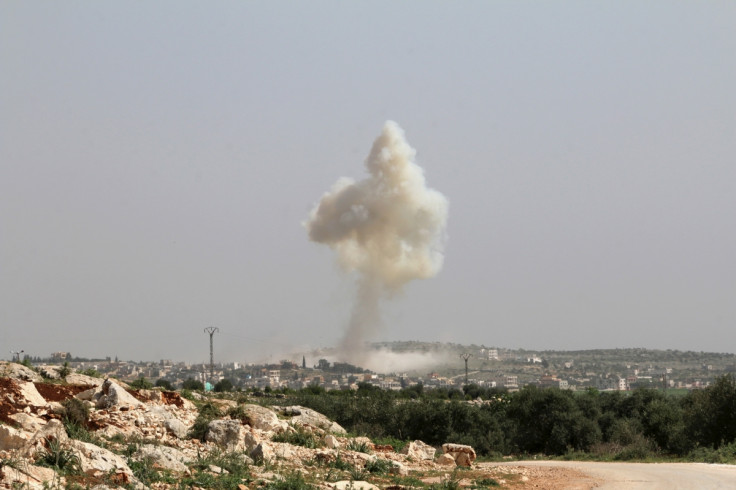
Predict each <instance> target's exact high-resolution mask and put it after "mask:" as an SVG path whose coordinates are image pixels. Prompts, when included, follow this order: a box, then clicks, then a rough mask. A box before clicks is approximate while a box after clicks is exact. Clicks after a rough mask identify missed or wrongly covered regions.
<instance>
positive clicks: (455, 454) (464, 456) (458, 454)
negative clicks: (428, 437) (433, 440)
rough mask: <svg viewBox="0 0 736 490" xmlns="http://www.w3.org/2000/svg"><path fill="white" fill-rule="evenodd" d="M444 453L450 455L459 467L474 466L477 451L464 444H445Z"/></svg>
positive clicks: (443, 446)
mask: <svg viewBox="0 0 736 490" xmlns="http://www.w3.org/2000/svg"><path fill="white" fill-rule="evenodd" d="M442 452H443V453H444V454H446V455H450V456H451V457H452V459H453V460H454V461H455V464H457V465H458V466H472V464H473V461H475V450H474V449H473V448H472V447H470V446H465V445H463V444H451V443H447V444H443V445H442Z"/></svg>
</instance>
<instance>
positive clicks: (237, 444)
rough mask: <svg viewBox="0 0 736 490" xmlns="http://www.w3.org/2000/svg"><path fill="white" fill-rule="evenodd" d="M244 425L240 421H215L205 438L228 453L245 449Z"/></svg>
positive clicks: (209, 426) (210, 424)
mask: <svg viewBox="0 0 736 490" xmlns="http://www.w3.org/2000/svg"><path fill="white" fill-rule="evenodd" d="M243 432H244V431H243V424H241V423H240V421H239V420H213V421H212V422H210V423H209V425H208V426H207V433H206V434H205V436H204V438H205V440H206V441H208V442H212V443H214V444H216V445H218V446H219V447H221V448H224V449H226V450H228V451H234V450H236V449H242V448H243Z"/></svg>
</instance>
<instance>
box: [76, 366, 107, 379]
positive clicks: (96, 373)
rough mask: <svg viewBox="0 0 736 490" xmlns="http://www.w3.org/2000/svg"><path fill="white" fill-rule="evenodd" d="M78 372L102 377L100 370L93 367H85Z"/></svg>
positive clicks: (93, 376)
mask: <svg viewBox="0 0 736 490" xmlns="http://www.w3.org/2000/svg"><path fill="white" fill-rule="evenodd" d="M79 374H84V375H85V376H90V377H92V378H101V377H102V374H100V372H99V371H97V370H96V369H95V368H89V369H85V370H84V371H80V372H79Z"/></svg>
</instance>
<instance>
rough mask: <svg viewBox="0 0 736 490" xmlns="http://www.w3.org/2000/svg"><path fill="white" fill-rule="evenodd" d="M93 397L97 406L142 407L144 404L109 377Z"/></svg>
mask: <svg viewBox="0 0 736 490" xmlns="http://www.w3.org/2000/svg"><path fill="white" fill-rule="evenodd" d="M93 399H94V400H95V406H96V407H97V408H110V407H142V406H144V405H145V404H144V403H143V402H140V401H138V400H137V399H136V398H135V397H134V396H133V395H131V394H130V393H128V392H127V391H125V388H123V387H122V386H120V385H119V384H117V383H115V382H114V381H112V380H111V379H106V380H105V382H104V383H102V385H100V387H99V389H98V390H97V391H96V392H95V394H94V396H93Z"/></svg>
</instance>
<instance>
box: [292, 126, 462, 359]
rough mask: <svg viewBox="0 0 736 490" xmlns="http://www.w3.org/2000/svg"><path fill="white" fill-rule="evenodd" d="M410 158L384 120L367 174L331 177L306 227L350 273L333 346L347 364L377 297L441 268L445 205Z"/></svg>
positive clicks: (375, 326) (372, 319) (358, 348)
mask: <svg viewBox="0 0 736 490" xmlns="http://www.w3.org/2000/svg"><path fill="white" fill-rule="evenodd" d="M415 153H416V152H415V151H414V149H413V148H412V147H411V146H409V144H408V143H407V142H406V140H405V139H404V131H403V130H402V129H401V128H400V127H399V125H398V124H396V123H395V122H393V121H388V122H386V124H385V125H384V126H383V130H382V131H381V134H380V136H379V137H378V138H376V140H375V141H374V142H373V147H372V148H371V152H370V154H369V155H368V158H367V159H366V161H365V167H366V169H367V170H368V173H369V174H370V175H369V176H368V177H367V178H365V179H364V180H361V181H359V182H355V181H353V180H351V179H348V178H341V179H339V180H338V181H337V183H335V185H334V186H332V189H331V190H330V191H329V192H327V193H326V194H325V195H324V196H322V199H321V200H320V201H319V203H318V204H317V205H316V206H315V208H314V209H313V210H312V212H311V214H310V217H309V220H308V221H307V222H306V228H307V231H308V232H309V239H310V240H312V241H314V242H317V243H324V244H325V245H329V246H330V247H331V248H332V249H334V250H335V251H336V252H337V255H338V261H339V263H340V265H341V266H342V268H343V269H344V270H345V271H348V272H355V273H357V293H356V298H355V303H354V305H353V309H352V313H351V316H350V323H349V325H348V328H347V331H346V332H345V336H344V337H343V340H342V342H341V354H342V356H344V357H345V359H346V360H349V361H351V362H353V363H356V361H364V360H365V358H364V356H363V355H361V353H362V352H363V344H364V343H365V342H366V340H368V339H369V338H370V337H371V336H372V335H373V334H375V333H376V332H377V331H378V330H379V329H380V326H381V317H380V313H379V301H380V299H381V298H382V297H391V296H393V295H394V294H396V293H398V292H400V291H401V289H402V287H403V286H404V285H405V284H406V283H408V282H409V281H411V280H413V279H427V278H430V277H433V276H434V275H436V274H437V273H438V272H439V270H440V269H441V268H442V261H443V242H444V238H445V224H446V223H447V209H448V202H447V199H446V198H445V196H443V195H442V194H441V193H439V192H437V191H435V190H433V189H429V188H428V187H427V186H426V183H425V180H424V172H423V170H422V169H421V168H420V167H419V166H418V165H417V164H416V163H414V155H415Z"/></svg>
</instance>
